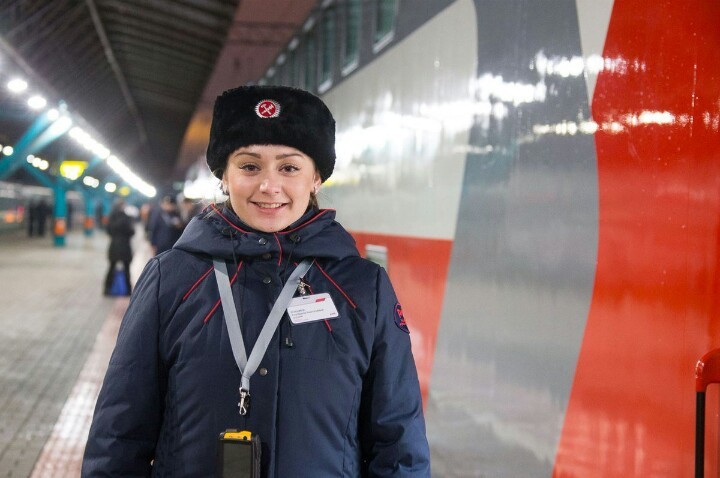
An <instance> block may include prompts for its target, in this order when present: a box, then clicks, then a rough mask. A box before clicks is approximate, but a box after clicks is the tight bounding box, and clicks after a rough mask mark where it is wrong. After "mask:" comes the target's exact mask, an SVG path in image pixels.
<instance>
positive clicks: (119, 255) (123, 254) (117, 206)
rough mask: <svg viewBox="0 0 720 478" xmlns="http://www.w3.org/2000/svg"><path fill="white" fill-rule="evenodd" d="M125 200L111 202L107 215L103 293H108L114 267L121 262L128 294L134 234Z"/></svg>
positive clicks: (130, 288) (113, 274) (128, 293)
mask: <svg viewBox="0 0 720 478" xmlns="http://www.w3.org/2000/svg"><path fill="white" fill-rule="evenodd" d="M125 206H126V204H125V201H123V200H122V199H118V200H116V201H115V203H114V204H113V207H112V210H111V211H110V215H109V216H108V224H107V229H106V230H107V233H108V234H109V235H110V246H109V247H108V260H109V263H110V267H109V268H108V271H107V274H106V275H105V287H104V289H103V293H104V295H110V289H111V287H112V282H113V279H114V276H115V268H116V267H117V265H118V263H120V264H122V267H123V272H124V274H123V275H124V277H125V286H126V287H127V289H126V290H127V295H130V291H131V290H132V287H131V285H130V262H131V261H132V247H131V245H130V239H131V238H132V236H133V234H135V227H134V226H133V220H132V219H131V218H130V216H128V215H127V214H126V213H125Z"/></svg>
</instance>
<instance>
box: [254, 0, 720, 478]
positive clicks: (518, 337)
mask: <svg viewBox="0 0 720 478" xmlns="http://www.w3.org/2000/svg"><path fill="white" fill-rule="evenodd" d="M718 25H720V3H718V2H717V1H715V0H691V1H687V2H676V1H674V0H660V1H658V0H615V1H612V0H553V1H536V0H503V1H498V0H474V1H473V0H456V1H450V0H379V1H366V0H363V1H360V0H357V1H354V0H344V1H335V2H334V1H323V2H319V3H318V7H317V8H316V9H315V10H314V11H313V13H312V15H311V17H310V18H308V20H307V21H306V22H305V24H304V25H303V26H302V28H300V29H299V30H298V32H297V35H296V36H295V37H294V38H293V40H292V41H291V42H290V43H289V44H288V45H287V47H286V48H285V49H284V50H283V51H282V52H281V53H280V54H279V55H278V57H277V59H276V61H275V62H274V63H273V64H272V65H271V67H270V68H269V69H268V70H267V73H266V74H265V76H264V78H263V79H262V83H267V84H289V85H294V86H299V87H302V88H306V89H310V90H312V91H315V92H317V93H318V94H319V95H321V96H322V98H323V99H324V100H325V101H326V102H327V103H328V104H329V106H330V108H331V110H332V111H333V112H334V114H335V116H336V120H337V153H338V158H337V166H336V169H335V173H334V175H333V177H332V179H331V181H330V182H328V184H327V187H325V188H323V192H322V194H321V205H322V206H324V207H330V208H336V209H337V211H338V218H339V220H340V221H341V222H342V223H343V224H344V225H345V226H346V227H347V228H349V229H350V230H351V231H352V232H353V234H354V236H355V238H356V240H357V243H358V246H359V249H360V250H361V252H362V253H363V254H366V255H367V256H368V257H371V258H374V259H375V260H378V261H379V262H381V263H383V264H384V265H385V266H386V267H387V269H388V271H389V274H390V276H391V278H392V280H393V283H394V285H395V287H396V290H397V293H398V296H399V298H400V300H401V302H402V304H403V309H404V310H405V311H406V314H405V315H406V317H407V318H408V322H409V324H410V329H411V337H412V341H413V353H414V355H415V359H416V362H417V365H418V369H419V373H420V379H421V386H422V389H423V397H424V403H425V414H426V420H427V429H428V437H429V440H430V445H431V450H432V459H433V464H432V466H433V475H434V476H438V477H541V476H553V477H558V478H560V477H562V478H570V477H583V478H586V477H619V476H622V477H650V476H652V477H673V478H675V477H680V476H692V473H693V463H694V461H693V454H694V420H695V402H694V397H695V394H694V375H693V373H694V366H695V362H696V361H697V360H698V358H699V357H700V356H701V355H702V354H703V353H705V352H706V351H708V350H710V349H712V348H715V347H719V346H720V330H718V329H719V328H720V322H719V321H718V320H717V318H716V315H715V314H716V311H717V310H718V304H719V300H718V297H720V294H718V262H719V261H720V256H719V255H718V240H719V239H720V236H719V235H718V230H719V228H720V204H719V197H718V195H719V192H720V174H719V173H720V50H719V49H718V45H720V28H718ZM711 393H715V395H714V396H713V397H714V398H709V399H708V403H710V404H711V412H710V413H709V415H708V416H710V417H712V418H711V419H710V420H709V422H708V434H709V436H710V438H709V445H708V450H712V451H713V452H712V453H711V452H709V453H708V454H707V465H706V468H709V469H710V470H711V472H712V473H715V474H717V472H718V470H717V457H716V455H717V453H716V451H717V447H718V442H717V438H716V437H717V416H718V410H717V408H718V407H717V404H718V398H717V394H716V392H714V391H712V390H711Z"/></svg>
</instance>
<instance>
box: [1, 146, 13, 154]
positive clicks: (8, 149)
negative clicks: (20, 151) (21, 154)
mask: <svg viewBox="0 0 720 478" xmlns="http://www.w3.org/2000/svg"><path fill="white" fill-rule="evenodd" d="M2 152H3V154H4V155H5V156H10V155H11V154H13V153H14V152H15V150H14V149H13V147H12V146H5V147H4V148H3V149H2Z"/></svg>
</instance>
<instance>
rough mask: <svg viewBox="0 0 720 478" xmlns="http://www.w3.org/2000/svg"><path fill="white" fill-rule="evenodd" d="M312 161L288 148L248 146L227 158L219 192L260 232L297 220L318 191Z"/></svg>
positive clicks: (246, 221)
mask: <svg viewBox="0 0 720 478" xmlns="http://www.w3.org/2000/svg"><path fill="white" fill-rule="evenodd" d="M320 182H321V179H320V174H319V173H318V172H317V171H316V169H315V163H313V160H312V159H311V158H310V157H309V156H307V155H306V154H304V153H302V152H301V151H299V150H297V149H295V148H292V147H290V146H279V145H252V146H247V147H244V148H241V149H238V150H237V151H235V152H234V153H232V154H231V155H230V158H229V159H228V167H227V168H226V169H225V172H224V173H223V177H222V187H223V191H224V192H226V194H228V195H229V197H230V198H229V200H228V201H229V204H230V207H231V208H232V210H233V211H235V214H237V215H238V216H239V217H240V219H242V221H243V222H244V223H246V224H247V225H248V226H250V227H252V228H254V229H257V230H259V231H262V232H277V231H280V230H282V229H285V228H286V227H287V226H289V225H290V224H292V223H293V222H295V221H297V220H298V219H300V217H301V216H302V215H303V214H304V213H305V211H306V210H307V208H308V205H309V204H310V202H311V197H312V196H313V195H314V194H316V193H317V191H318V188H319V187H320Z"/></svg>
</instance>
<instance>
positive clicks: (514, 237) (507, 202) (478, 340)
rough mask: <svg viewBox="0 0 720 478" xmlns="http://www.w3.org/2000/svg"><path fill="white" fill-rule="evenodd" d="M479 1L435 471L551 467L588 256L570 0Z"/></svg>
mask: <svg viewBox="0 0 720 478" xmlns="http://www.w3.org/2000/svg"><path fill="white" fill-rule="evenodd" d="M475 7H476V14H477V31H478V36H477V43H478V69H477V73H476V77H475V84H476V88H475V101H476V102H477V103H478V104H481V105H483V106H478V108H477V109H478V110H480V111H483V112H487V113H486V114H478V115H476V117H475V119H474V122H473V127H472V130H471V133H470V143H469V145H470V146H469V148H470V151H471V152H470V153H469V154H468V155H467V160H466V166H465V172H464V176H463V185H462V193H461V197H460V205H459V212H458V220H457V228H456V232H455V242H454V244H453V250H452V256H451V262H450V271H449V277H448V282H447V290H446V294H445V299H444V304H443V311H442V319H441V322H440V329H439V331H438V340H437V347H436V354H435V363H434V368H433V372H432V377H431V383H430V393H429V402H428V405H427V410H426V413H427V423H428V434H429V439H430V441H431V450H432V452H433V473H434V475H435V476H442V477H480V476H483V477H486V476H487V477H519V476H522V477H536V476H537V477H539V476H550V475H551V474H552V468H553V461H554V458H555V453H556V449H557V444H558V440H559V437H560V433H561V427H562V423H563V419H564V414H565V411H566V408H567V402H568V398H569V394H570V389H571V387H572V381H573V375H574V370H575V365H576V361H577V357H578V353H579V348H580V344H581V340H582V336H583V330H584V327H585V323H586V319H587V314H588V309H589V304H590V298H591V295H592V288H593V278H594V269H595V260H596V257H597V240H598V236H597V230H598V224H597V221H598V185H597V170H596V156H595V146H594V141H593V136H592V132H591V131H582V130H581V129H580V128H578V125H582V124H583V122H587V121H589V120H590V112H589V106H588V100H587V98H588V95H587V86H586V83H585V81H584V78H583V75H582V71H580V72H573V71H572V70H570V71H569V72H568V71H566V70H563V68H560V65H563V64H565V63H564V62H567V61H570V59H572V58H582V51H581V45H580V32H579V27H578V16H577V11H576V5H575V2H574V1H572V0H563V1H561V0H557V1H553V2H541V1H535V0H524V1H523V0H512V1H511V0H507V1H496V0H476V1H475ZM452 28H454V25H452V24H446V25H445V27H444V29H445V31H449V30H451V29H452ZM563 125H564V126H563ZM573 125H574V126H573Z"/></svg>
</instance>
